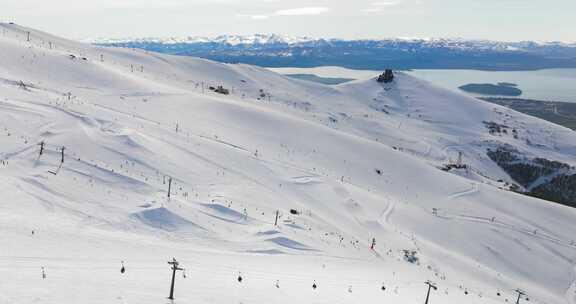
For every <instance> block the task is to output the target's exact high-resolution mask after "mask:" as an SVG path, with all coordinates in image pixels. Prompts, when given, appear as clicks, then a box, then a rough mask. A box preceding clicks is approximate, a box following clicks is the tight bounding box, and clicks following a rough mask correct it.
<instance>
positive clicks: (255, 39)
mask: <svg viewBox="0 0 576 304" xmlns="http://www.w3.org/2000/svg"><path fill="white" fill-rule="evenodd" d="M346 41H363V42H378V43H380V44H382V45H386V44H393V43H407V42H408V43H421V44H423V45H427V46H429V47H446V48H454V49H492V50H511V51H519V50H524V49H530V48H531V47H534V46H557V47H571V48H576V43H575V42H562V41H546V42H541V41H518V42H502V41H492V40H478V39H464V38H382V39H358V40H350V39H339V38H311V37H305V36H287V35H279V34H254V35H219V36H216V37H207V36H187V37H143V38H95V39H93V38H89V39H84V40H83V42H86V43H93V44H114V43H130V42H137V43H164V44H175V43H218V44H228V45H233V46H236V45H255V44H256V45H262V44H287V45H296V44H304V43H330V42H346Z"/></svg>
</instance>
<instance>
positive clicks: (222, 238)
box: [0, 24, 576, 304]
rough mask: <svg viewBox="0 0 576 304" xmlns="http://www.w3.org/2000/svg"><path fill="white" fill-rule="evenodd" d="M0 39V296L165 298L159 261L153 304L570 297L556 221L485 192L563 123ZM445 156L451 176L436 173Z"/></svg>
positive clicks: (58, 42) (546, 212)
mask: <svg viewBox="0 0 576 304" xmlns="http://www.w3.org/2000/svg"><path fill="white" fill-rule="evenodd" d="M0 30H1V36H0V160H1V163H0V193H1V194H2V195H1V196H0V240H1V244H2V245H1V246H0V274H1V275H0V303H59V304H61V303H83V304H87V303H139V304H147V303H169V300H167V299H166V297H167V296H168V291H169V284H170V276H171V270H170V269H169V265H168V264H167V262H168V261H169V260H171V259H172V258H173V257H174V258H176V259H177V260H178V261H179V262H180V265H181V267H183V268H185V269H186V270H185V273H186V278H183V277H182V273H181V272H179V273H178V276H177V279H176V291H175V298H176V299H175V300H174V303H382V302H390V303H423V302H424V299H425V297H426V288H427V287H426V285H425V284H424V282H425V281H427V280H430V281H432V282H434V283H436V284H437V286H438V290H436V291H432V294H431V298H430V302H431V303H439V302H441V303H446V304H451V303H487V304H491V303H506V302H510V303H514V302H515V301H516V293H515V292H514V290H515V289H517V288H520V289H522V290H523V291H525V292H526V293H527V296H525V297H528V298H529V301H530V302H531V303H550V304H552V303H567V304H572V303H576V300H575V299H576V285H575V280H576V272H575V266H576V265H574V259H575V258H576V245H575V244H574V242H573V240H574V239H575V237H574V235H576V224H575V222H576V221H575V219H576V211H575V210H574V209H571V208H568V207H564V206H561V205H558V204H554V203H550V202H546V201H542V200H538V199H534V198H530V197H526V196H522V195H519V194H516V193H513V192H510V191H506V190H502V189H500V188H502V187H501V186H502V183H501V182H498V180H499V179H501V180H504V181H510V178H509V177H508V176H507V175H506V173H505V172H503V171H502V170H501V169H499V167H498V166H497V165H496V164H495V163H493V162H491V161H490V159H489V158H488V157H487V156H486V153H485V152H486V149H487V148H490V147H495V146H497V145H499V144H508V145H511V146H513V147H515V148H516V149H518V150H519V151H521V152H523V153H525V154H526V155H531V156H542V157H543V156H545V157H547V158H549V159H554V160H558V161H562V162H565V163H568V164H571V165H575V164H576V162H575V161H574V159H575V158H574V157H575V156H576V144H575V143H576V136H575V133H574V132H572V131H570V130H568V129H566V128H563V127H560V126H556V125H553V124H551V123H548V122H545V121H542V120H539V119H536V118H532V117H529V116H526V115H523V114H520V113H517V112H514V111H512V110H510V109H507V108H503V107H499V106H496V105H493V104H488V103H485V102H482V101H479V100H476V99H472V98H469V97H467V96H465V95H460V94H456V93H453V92H450V91H446V90H444V89H441V88H438V87H435V86H433V85H431V84H429V83H427V82H425V81H422V80H419V79H416V78H414V77H411V76H409V75H406V74H402V73H397V75H396V79H395V81H394V82H393V83H391V84H386V85H382V84H379V83H377V82H376V81H375V80H374V79H366V80H362V81H355V82H351V83H347V84H343V85H339V86H325V85H321V84H315V83H310V82H305V81H299V80H295V79H290V78H286V77H284V76H282V75H279V74H276V73H273V72H271V71H268V70H265V69H262V68H258V67H253V66H248V65H226V64H220V63H215V62H211V61H207V60H202V59H195V58H189V57H176V56H167V55H160V54H156V53H149V52H145V51H141V50H131V49H116V48H100V47H94V46H90V45H87V44H82V43H79V42H75V41H69V40H65V39H62V38H59V37H55V36H52V35H50V34H47V33H44V32H41V31H37V30H34V29H30V28H26V27H22V26H20V25H15V24H0ZM28 33H29V34H28ZM219 85H222V86H224V87H225V88H227V89H229V90H230V95H222V94H218V93H215V92H212V91H211V90H210V89H209V87H210V86H214V87H216V86H219ZM483 121H498V122H501V123H506V124H507V125H509V126H511V127H514V128H517V129H518V132H519V133H520V139H515V138H513V137H512V136H494V135H490V134H488V132H487V130H486V128H485V126H484V123H483ZM41 142H43V143H44V144H43V146H42V147H43V148H42V149H43V150H42V155H40V150H41V146H40V143H41ZM62 147H65V149H64V153H62ZM459 153H462V154H463V155H464V160H465V162H466V163H467V164H469V165H470V167H471V168H472V170H469V171H457V172H455V173H449V172H444V171H442V170H439V169H438V167H439V166H441V165H443V164H446V163H448V162H451V161H452V162H453V161H454V160H455V159H456V158H457V156H458V154H459ZM62 155H64V161H63V162H62ZM170 180H171V184H170ZM169 184H170V187H171V189H170V192H169V193H168V187H169ZM168 194H170V198H168ZM291 209H294V210H296V211H298V214H291V212H290V210H291ZM276 211H278V214H279V218H278V222H277V225H275V217H276ZM373 238H375V239H376V246H375V248H374V250H371V249H370V246H371V242H372V239H373ZM405 251H407V252H409V254H408V255H409V256H410V255H412V253H411V252H414V254H413V255H414V258H413V259H412V262H409V261H407V260H408V259H407V258H406V257H405ZM121 261H123V262H124V265H125V267H126V273H124V274H121V273H120V267H121V266H120V265H121ZM42 267H44V273H45V275H46V277H45V278H43V277H42ZM239 276H241V277H242V282H238V280H237V278H238V277H239ZM314 283H316V286H317V288H316V289H313V288H312V285H313V284H314ZM382 287H385V288H384V290H383V288H382ZM525 297H523V298H522V302H524V301H525Z"/></svg>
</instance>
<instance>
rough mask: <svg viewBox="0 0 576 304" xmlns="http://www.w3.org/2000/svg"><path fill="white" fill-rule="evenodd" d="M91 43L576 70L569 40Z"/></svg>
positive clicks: (261, 60)
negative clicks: (567, 41) (573, 68)
mask: <svg viewBox="0 0 576 304" xmlns="http://www.w3.org/2000/svg"><path fill="white" fill-rule="evenodd" d="M87 42H90V43H93V44H96V45H103V46H121V47H130V48H141V49H145V50H150V51H156V52H162V53H167V54H174V55H189V56H195V57H202V58H206V59H211V60H217V61H221V62H241V63H249V64H256V65H260V66H267V67H286V66H291V67H312V66H322V65H332V66H344V67H348V68H355V69H369V70H374V69H385V68H396V69H411V68H458V69H484V70H530V69H542V68H569V67H576V59H575V58H576V44H575V43H566V42H533V41H522V42H499V41H489V40H467V39H444V38H429V39H418V38H394V39H374V40H369V39H366V40H343V39H314V38H309V37H287V36H281V35H263V34H260V35H252V36H237V35H223V36H218V37H215V38H207V37H185V38H134V39H131V38H128V39H93V40H89V41H87Z"/></svg>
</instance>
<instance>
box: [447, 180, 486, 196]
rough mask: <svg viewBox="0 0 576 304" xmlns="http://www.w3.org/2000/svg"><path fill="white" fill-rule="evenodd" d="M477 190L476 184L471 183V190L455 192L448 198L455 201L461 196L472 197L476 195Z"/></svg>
mask: <svg viewBox="0 0 576 304" xmlns="http://www.w3.org/2000/svg"><path fill="white" fill-rule="evenodd" d="M478 191H479V190H478V184H477V183H471V188H470V189H468V190H464V191H458V192H455V193H453V194H451V195H449V196H448V198H449V199H457V198H460V197H463V196H467V195H472V194H474V193H477V192H478Z"/></svg>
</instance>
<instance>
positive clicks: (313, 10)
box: [237, 7, 330, 20]
mask: <svg viewBox="0 0 576 304" xmlns="http://www.w3.org/2000/svg"><path fill="white" fill-rule="evenodd" d="M328 11H330V8H328V7H300V8H292V9H284V10H278V11H275V12H273V13H271V14H269V15H263V14H241V15H237V16H238V17H241V18H250V19H253V20H266V19H270V18H271V17H277V16H314V15H321V14H324V13H326V12H328Z"/></svg>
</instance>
